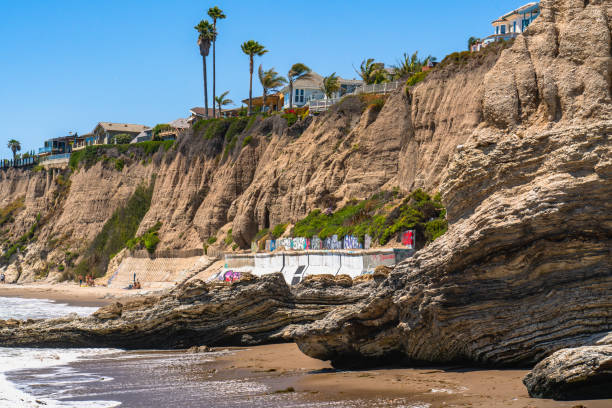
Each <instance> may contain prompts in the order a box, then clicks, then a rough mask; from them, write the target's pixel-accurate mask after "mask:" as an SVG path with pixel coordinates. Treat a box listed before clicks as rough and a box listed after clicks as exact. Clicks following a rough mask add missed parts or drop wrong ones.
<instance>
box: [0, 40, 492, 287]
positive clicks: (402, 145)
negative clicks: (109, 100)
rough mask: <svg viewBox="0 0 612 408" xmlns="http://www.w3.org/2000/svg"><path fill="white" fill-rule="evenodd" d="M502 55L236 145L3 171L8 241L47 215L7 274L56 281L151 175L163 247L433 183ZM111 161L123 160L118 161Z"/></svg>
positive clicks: (145, 223)
mask: <svg viewBox="0 0 612 408" xmlns="http://www.w3.org/2000/svg"><path fill="white" fill-rule="evenodd" d="M498 57H499V53H498V52H489V53H487V54H485V55H483V56H481V57H480V58H478V59H471V60H468V61H467V63H465V64H463V65H461V64H449V65H448V66H446V67H443V68H442V69H439V70H436V71H435V72H433V73H432V74H431V75H430V76H429V77H428V78H427V80H426V81H424V82H423V83H421V84H419V85H417V86H415V87H412V88H410V89H408V90H406V89H399V90H398V91H397V92H395V93H394V94H392V95H390V96H389V98H388V100H387V101H386V103H385V105H384V106H383V108H382V110H381V111H380V112H378V111H377V110H376V109H372V108H371V107H369V106H368V105H367V102H364V101H362V100H361V99H360V98H359V97H349V98H346V100H345V101H343V102H342V103H340V104H338V105H337V106H334V107H333V108H332V109H331V110H330V111H329V112H326V113H325V114H322V115H321V116H318V117H316V118H314V119H308V120H307V121H303V122H298V123H297V124H295V125H294V126H292V127H291V128H288V127H287V123H286V121H285V120H284V119H283V118H281V117H279V116H274V117H270V118H266V119H261V118H258V119H257V120H256V121H255V122H254V123H252V124H251V125H250V126H248V127H247V128H246V129H245V130H244V131H242V132H240V133H239V134H238V135H237V136H236V140H234V141H233V145H232V141H230V140H226V139H225V138H224V137H223V135H221V136H218V135H215V136H214V137H212V138H210V139H206V138H205V133H206V128H204V129H201V130H199V131H197V132H193V131H189V132H187V133H186V134H185V135H184V136H182V137H181V138H180V140H179V141H177V142H176V144H175V146H173V147H172V148H171V149H170V150H168V151H163V149H162V150H160V151H158V152H156V153H155V154H152V155H149V156H147V155H144V156H143V152H142V151H140V150H135V151H133V150H129V151H128V152H127V153H126V152H123V153H121V152H119V151H118V150H116V149H111V150H109V151H106V152H105V153H104V157H105V158H104V157H103V160H98V161H97V162H94V163H90V164H88V165H80V166H79V168H78V169H77V170H76V171H73V172H71V171H69V170H61V171H60V170H49V171H41V172H33V171H29V170H28V171H13V170H10V171H8V172H4V173H2V174H0V192H1V194H0V200H1V202H0V208H4V207H6V206H7V205H9V204H10V203H12V202H14V201H15V200H17V199H19V198H20V197H22V196H23V197H25V201H24V205H23V206H22V208H21V209H20V210H19V211H18V213H17V216H16V217H15V220H14V222H10V223H8V224H7V226H9V224H10V228H9V227H7V226H5V229H7V230H8V231H9V232H10V234H8V235H7V237H10V240H7V241H5V243H4V244H3V249H4V250H5V251H6V250H7V248H8V247H9V246H10V245H11V244H12V243H13V242H14V241H15V240H18V239H19V237H20V236H22V235H23V234H24V233H26V232H27V231H28V229H29V228H31V227H32V225H34V223H35V222H36V216H37V214H41V216H42V218H43V222H42V223H40V224H39V225H37V228H36V232H35V239H31V240H29V241H28V243H27V245H25V249H23V250H20V251H18V252H17V253H16V254H15V255H13V256H12V257H11V259H10V260H9V265H8V267H6V268H5V271H7V273H8V275H9V280H11V281H12V280H15V279H19V280H20V281H26V280H32V279H34V277H35V276H39V277H45V276H48V279H57V278H58V277H59V275H60V273H59V272H60V270H59V269H58V268H59V267H60V265H62V263H63V262H64V260H65V258H66V256H67V255H66V254H70V255H69V256H71V257H73V258H74V257H75V256H77V257H78V256H81V255H82V254H83V253H84V251H85V250H86V248H87V246H88V245H89V244H90V243H91V242H92V240H93V239H94V238H95V237H96V236H97V234H99V233H100V231H101V230H102V227H103V226H104V224H105V222H106V221H108V220H109V218H110V217H111V215H112V214H113V212H114V211H115V210H117V209H118V208H121V207H122V206H123V205H125V203H126V202H127V201H128V199H129V197H130V196H131V195H132V194H134V191H135V190H136V188H137V187H138V186H139V185H148V184H149V183H151V182H152V180H153V178H154V190H153V198H152V200H151V206H150V209H149V211H148V212H147V214H146V215H145V217H144V219H142V222H141V224H140V226H139V229H138V232H137V235H141V234H143V233H145V232H146V231H147V230H148V229H149V228H151V227H153V226H154V225H155V224H156V223H158V222H161V225H162V226H161V229H160V230H159V237H160V239H161V242H160V244H159V246H158V248H159V249H194V248H202V246H203V244H204V243H205V242H206V241H207V240H208V238H209V237H212V236H215V235H218V236H219V238H220V239H219V240H218V242H220V241H221V238H223V237H224V235H223V234H221V233H220V232H219V231H220V229H221V228H224V229H223V231H226V230H228V229H229V228H232V232H233V233H232V235H233V238H234V240H235V242H236V243H237V244H238V245H239V246H240V247H242V248H246V247H248V246H249V245H250V241H251V240H252V238H253V237H254V235H255V234H256V232H257V231H258V230H260V229H263V228H267V227H273V226H274V225H276V224H279V223H285V222H294V221H296V220H297V219H299V218H301V217H303V216H305V215H306V214H307V213H308V212H309V211H312V210H313V209H315V208H321V209H324V208H328V207H338V206H341V205H343V204H344V203H346V202H347V201H348V200H350V199H352V198H356V199H364V198H367V197H369V196H371V195H372V194H374V193H376V192H378V191H380V190H381V189H383V188H384V189H392V188H395V187H400V188H401V189H403V190H405V191H411V190H413V189H415V188H423V189H425V190H427V191H430V192H435V191H437V190H438V189H439V187H440V183H441V181H442V174H443V171H444V169H446V168H447V167H448V165H449V163H450V162H451V160H452V158H453V154H454V151H455V150H456V146H457V145H460V144H463V143H465V141H466V140H467V139H468V138H469V137H470V135H471V133H472V132H473V130H474V129H475V128H476V127H477V126H478V125H479V123H480V122H481V120H482V117H483V110H482V106H483V105H482V102H483V95H484V93H485V85H484V84H485V81H484V79H485V75H486V74H487V72H489V70H490V69H491V68H492V67H493V66H494V64H495V62H496V60H497V58H498ZM246 137H250V138H251V139H250V142H249V143H245V145H244V146H243V141H244V140H245V138H246ZM232 146H233V147H232ZM134 152H135V155H134ZM100 154H102V153H100ZM115 159H121V160H122V162H123V163H124V165H123V166H119V167H115V165H114V163H115V162H114V161H113V160H115ZM119 168H120V169H119ZM60 174H61V178H59V179H58V176H59V175H60ZM74 262H75V263H76V262H78V258H76V259H74ZM47 273H48V275H47Z"/></svg>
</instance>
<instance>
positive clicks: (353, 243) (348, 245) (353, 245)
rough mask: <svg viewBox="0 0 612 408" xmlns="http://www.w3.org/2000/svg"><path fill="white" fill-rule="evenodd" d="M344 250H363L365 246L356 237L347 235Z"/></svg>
mask: <svg viewBox="0 0 612 408" xmlns="http://www.w3.org/2000/svg"><path fill="white" fill-rule="evenodd" d="M343 247H344V249H362V248H363V246H362V245H361V244H360V243H359V239H358V238H357V237H356V236H354V235H347V236H345V237H344V240H343Z"/></svg>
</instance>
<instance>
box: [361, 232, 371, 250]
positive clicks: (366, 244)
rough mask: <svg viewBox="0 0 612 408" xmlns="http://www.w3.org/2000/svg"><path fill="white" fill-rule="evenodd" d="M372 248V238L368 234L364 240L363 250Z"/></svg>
mask: <svg viewBox="0 0 612 408" xmlns="http://www.w3.org/2000/svg"><path fill="white" fill-rule="evenodd" d="M371 246H372V237H371V236H369V235H368V234H365V237H364V238H363V248H364V249H370V247H371Z"/></svg>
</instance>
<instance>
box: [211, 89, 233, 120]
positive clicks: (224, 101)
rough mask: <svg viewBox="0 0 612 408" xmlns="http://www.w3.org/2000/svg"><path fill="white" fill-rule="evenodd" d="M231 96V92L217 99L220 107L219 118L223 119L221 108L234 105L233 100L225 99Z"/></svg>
mask: <svg viewBox="0 0 612 408" xmlns="http://www.w3.org/2000/svg"><path fill="white" fill-rule="evenodd" d="M227 94H229V91H225V92H223V93H222V94H221V95H219V96H216V97H215V102H217V105H219V117H221V108H222V107H223V106H225V105H231V104H232V103H234V101H232V100H231V99H225V97H226V96H227Z"/></svg>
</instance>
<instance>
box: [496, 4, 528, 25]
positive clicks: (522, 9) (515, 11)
mask: <svg viewBox="0 0 612 408" xmlns="http://www.w3.org/2000/svg"><path fill="white" fill-rule="evenodd" d="M537 7H538V3H536V2H532V3H527V4H525V5H524V6H521V7H519V8H517V9H516V10H512V11H510V12H508V13H506V14H504V15H503V16H501V17H500V18H498V19H497V20H495V21H493V23H500V22H503V21H506V19H507V18H508V17H511V16H513V15H514V14H520V13H523V12H526V11H529V9H531V8H537Z"/></svg>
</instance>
